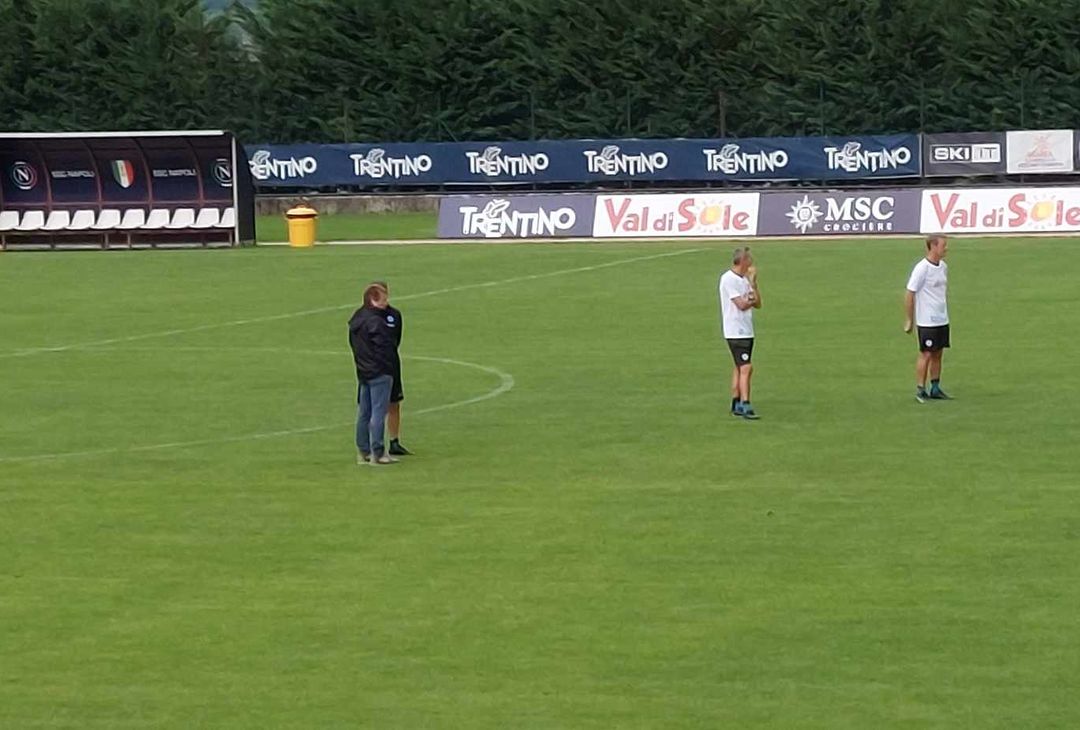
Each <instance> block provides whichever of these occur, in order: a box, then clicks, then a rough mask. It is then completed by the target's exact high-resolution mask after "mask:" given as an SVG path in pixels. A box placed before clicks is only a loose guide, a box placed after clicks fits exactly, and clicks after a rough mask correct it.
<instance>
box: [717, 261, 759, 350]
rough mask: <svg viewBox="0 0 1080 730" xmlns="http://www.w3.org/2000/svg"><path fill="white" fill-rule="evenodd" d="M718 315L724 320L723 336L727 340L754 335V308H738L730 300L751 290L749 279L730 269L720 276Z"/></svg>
mask: <svg viewBox="0 0 1080 730" xmlns="http://www.w3.org/2000/svg"><path fill="white" fill-rule="evenodd" d="M719 290H720V316H721V317H722V318H723V320H724V338H725V339H728V340H735V339H741V338H744V337H753V336H754V314H753V312H754V310H753V308H751V309H745V310H740V309H739V308H738V307H736V306H735V302H733V301H731V300H732V299H734V298H735V297H741V296H745V295H747V294H749V293H750V292H751V291H753V287H752V286H750V280H749V279H747V278H746V277H745V276H739V275H738V274H736V273H735V272H734V271H732V270H731V269H728V270H727V271H725V272H724V274H723V276H721V277H720V287H719Z"/></svg>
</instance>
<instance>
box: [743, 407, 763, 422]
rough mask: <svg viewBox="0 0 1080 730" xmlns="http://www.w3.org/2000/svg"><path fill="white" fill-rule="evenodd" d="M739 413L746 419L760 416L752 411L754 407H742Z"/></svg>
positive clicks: (754, 418) (752, 419) (753, 419)
mask: <svg viewBox="0 0 1080 730" xmlns="http://www.w3.org/2000/svg"><path fill="white" fill-rule="evenodd" d="M739 415H740V416H742V417H743V418H745V419H746V420H748V421H756V420H757V419H758V418H760V416H758V414H756V413H754V409H753V408H750V407H746V408H743V409H742V411H740V412H739Z"/></svg>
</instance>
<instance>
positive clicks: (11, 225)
mask: <svg viewBox="0 0 1080 730" xmlns="http://www.w3.org/2000/svg"><path fill="white" fill-rule="evenodd" d="M18 227H19V211H17V210H0V231H14V230H15V229H16V228H18Z"/></svg>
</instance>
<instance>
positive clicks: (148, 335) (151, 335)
mask: <svg viewBox="0 0 1080 730" xmlns="http://www.w3.org/2000/svg"><path fill="white" fill-rule="evenodd" d="M704 250H705V249H701V248H686V249H682V250H680V251H669V252H667V253H660V254H653V255H650V256H634V257H632V258H628V259H619V260H617V261H608V262H607V263H603V264H593V265H592V266H578V267H576V268H573V269H560V270H558V271H548V272H546V273H543V274H528V275H526V276H514V277H511V278H509V279H499V280H497V281H485V282H481V283H476V284H462V285H460V286H449V287H446V288H445V289H433V290H431V291H426V292H417V293H416V294H403V295H402V296H395V297H394V298H393V300H394V301H395V302H404V301H412V300H414V299H423V298H425V297H433V296H438V295H439V294H451V293H454V292H462V291H469V290H471V289H483V288H485V287H491V286H502V285H505V284H518V283H521V282H524V281H535V280H537V279H550V278H553V277H556V276H565V275H567V274H580V273H584V272H586V271H598V270H600V269H608V268H611V267H613V266H625V265H626V264H636V263H640V262H642V261H655V260H657V259H665V258H671V257H672V256H683V255H685V254H690V253H698V252H700V251H704ZM356 306H357V303H356V302H350V303H349V304H337V305H334V306H330V307H318V308H316V309H303V310H300V311H298V312H286V313H285V314H271V315H267V316H263V317H250V318H248V319H234V320H232V321H229V322H216V323H213V324H201V325H196V326H194V327H180V328H178V329H171V330H164V331H161V332H145V333H143V334H140V335H129V336H127V337H111V338H109V339H105V340H94V341H91V342H81V343H74V344H68V345H57V346H55V347H31V348H25V349H21V350H12V351H10V352H2V353H0V358H9V357H26V356H28V355H37V354H41V353H48V352H68V351H70V350H78V349H81V348H84V347H98V346H102V345H119V344H124V343H127V342H139V341H140V340H153V339H160V338H165V337H175V336H176V335H185V334H189V333H192V332H205V331H207V330H215V329H224V328H226V327H240V326H243V325H247V324H259V323H262V322H276V321H279V320H283V319H293V318H295V317H306V316H308V315H312V314H325V313H326V312H337V311H340V310H342V309H352V308H355V307H356Z"/></svg>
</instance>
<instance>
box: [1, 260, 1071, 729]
mask: <svg viewBox="0 0 1080 730" xmlns="http://www.w3.org/2000/svg"><path fill="white" fill-rule="evenodd" d="M1077 246H1078V244H1077V242H1076V241H1075V240H1068V239H1013V240H1005V239H978V240H976V239H966V240H961V239H957V240H954V241H953V242H952V244H951V250H950V255H949V264H950V272H951V313H952V317H953V349H952V350H950V351H949V352H948V353H947V355H946V357H945V378H944V382H943V384H944V386H945V387H946V388H947V389H948V390H949V391H950V392H951V393H952V394H953V395H954V396H955V398H956V400H954V401H952V402H948V403H928V404H925V405H919V404H917V403H915V401H914V399H913V397H912V395H913V393H912V391H913V385H914V384H913V364H914V358H915V343H914V341H913V338H912V337H911V336H905V335H903V334H902V333H901V325H902V311H901V302H902V291H903V286H904V283H905V282H906V279H907V275H908V272H909V271H910V268H911V266H912V265H913V263H914V262H915V261H916V260H917V259H918V257H919V256H920V252H921V244H920V242H919V241H917V240H877V241H850V240H835V241H802V242H759V243H755V244H754V251H755V253H756V257H757V263H758V267H759V269H760V272H761V274H760V281H761V287H762V293H763V298H764V308H763V309H762V310H761V311H759V312H758V313H757V315H756V320H757V328H758V346H757V349H756V350H755V361H756V364H757V372H756V375H755V393H754V403H755V406H756V407H757V409H758V411H759V413H760V414H761V416H762V420H761V421H759V422H756V423H750V422H744V421H741V420H736V419H733V418H732V417H731V416H729V415H728V414H727V408H728V392H727V389H728V380H729V373H730V370H729V368H730V359H729V356H728V354H727V352H726V349H725V347H724V345H723V343H722V340H721V339H720V336H719V334H718V322H717V304H716V294H715V285H716V280H717V276H718V274H719V273H720V272H721V271H722V270H723V269H724V268H725V267H726V265H727V262H728V256H729V253H730V248H731V244H729V243H716V242H696V241H685V242H681V243H593V244H550V245H537V244H532V245H506V246H492V245H455V246H408V247H398V248H395V247H386V246H364V247H337V248H334V247H324V248H316V249H314V250H309V251H293V250H289V249H287V248H274V249H246V250H230V251H168V252H149V251H142V252H139V251H136V252H109V253H80V252H75V253H4V254H0V291H2V292H3V305H2V307H0V333H2V341H0V727H2V728H18V729H20V730H23V729H31V728H80V729H84V728H94V729H99V728H100V729H105V728H108V729H110V730H111V729H115V728H196V727H206V728H259V729H260V730H263V729H265V728H355V727H370V728H378V729H386V728H402V729H407V730H415V729H417V728H492V729H495V728H500V729H501V728H598V729H600V728H603V729H607V728H640V729H643V730H644V729H646V728H649V729H652V728H853V729H858V730H863V729H865V728H978V729H980V730H986V729H987V728H1001V729H1002V730H1005V729H1008V730H1013V729H1015V728H1021V727H1023V728H1029V727H1030V728H1075V727H1078V726H1080V699H1078V697H1080V695H1078V694H1077V692H1076V687H1077V686H1078V685H1080V658H1078V657H1080V560H1078V556H1080V492H1078V485H1080V449H1078V448H1077V443H1076V442H1077V437H1078V435H1080V428H1078V425H1080V370H1078V368H1077V361H1078V356H1080V338H1078V337H1077V335H1076V331H1077V321H1078V318H1080V314H1078V313H1080V307H1078V305H1080V287H1078V285H1077V282H1078V281H1080V248H1078V247H1077ZM375 278H385V279H387V280H389V281H390V283H391V286H392V289H393V294H394V299H395V302H396V303H397V304H398V306H399V307H400V308H401V309H402V311H403V312H404V315H405V319H406V322H405V341H404V346H403V352H404V354H405V355H406V356H407V358H408V359H406V361H405V387H406V394H407V400H406V408H405V424H404V425H405V428H404V442H405V443H406V444H407V445H408V446H410V447H411V448H413V449H414V450H415V451H416V453H417V456H414V457H412V458H409V459H408V460H407V461H406V462H405V463H402V464H400V465H397V466H394V467H386V468H382V469H377V468H372V467H358V466H356V464H355V463H354V453H353V446H352V427H351V425H350V424H351V420H352V418H353V415H354V400H355V385H354V376H353V371H352V368H351V362H350V357H349V354H348V351H347V345H346V333H345V322H346V319H347V317H348V315H349V313H350V311H351V305H352V304H353V303H354V302H355V301H356V300H357V299H358V298H359V296H360V292H361V287H362V285H363V284H364V283H365V282H367V281H369V280H371V279H375ZM304 312H306V313H305V314H301V313H304ZM294 315H295V316H294ZM449 361H453V362H449ZM510 378H512V381H513V382H512V386H513V387H512V388H510V384H511V383H510V380H509V379H510ZM508 388H509V389H508ZM484 396H490V397H486V398H484V399H481V400H475V402H467V401H472V400H474V399H479V398H482V397H484ZM444 406H451V407H444ZM284 432H287V433H284ZM73 452H82V455H72V454H73ZM42 456H45V457H47V458H37V457H42Z"/></svg>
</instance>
